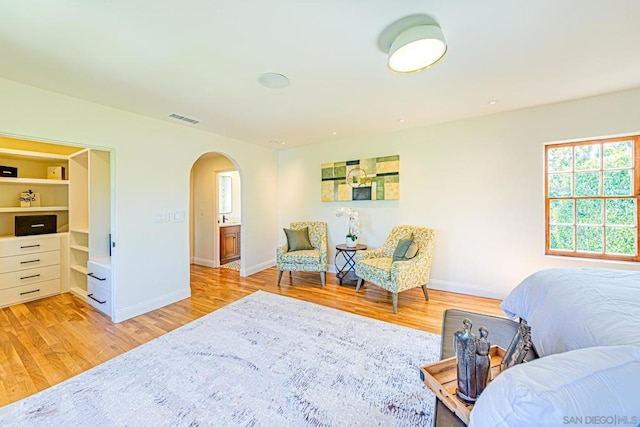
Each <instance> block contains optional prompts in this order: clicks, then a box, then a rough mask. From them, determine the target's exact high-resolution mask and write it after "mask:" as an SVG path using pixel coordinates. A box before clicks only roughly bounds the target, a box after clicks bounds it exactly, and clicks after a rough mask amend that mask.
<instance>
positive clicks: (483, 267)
mask: <svg viewBox="0 0 640 427" xmlns="http://www.w3.org/2000/svg"><path fill="white" fill-rule="evenodd" d="M638 111H640V89H635V90H629V91H625V92H619V93H613V94H607V95H603V96H598V97H593V98H586V99H581V100H576V101H571V102H565V103H560V104H554V105H547V106H541V107H537V108H530V109H526V110H519V111H513V112H507V113H500V114H495V115H491V116H484V117H479V118H474V119H468V120H462V121H457V122H452V123H446V124H441V125H436V126H430V127H426V128H419V129H412V130H406V131H402V132H396V133H391V134H385V135H375V136H371V137H366V138H357V139H355V138H354V139H346V140H345V139H343V140H339V141H333V142H328V143H327V144H324V145H316V146H308V147H302V148H298V149H291V150H287V151H283V152H281V153H280V155H279V157H280V160H279V163H280V167H279V168H280V177H279V188H280V195H281V196H280V203H279V205H280V227H281V228H282V227H285V226H287V225H288V224H289V222H291V221H293V220H324V221H327V222H328V225H329V246H330V249H331V260H333V256H334V253H335V250H334V246H335V245H336V244H339V243H343V241H344V235H345V232H346V229H347V225H346V222H345V220H344V218H336V216H335V211H336V210H337V208H338V207H340V206H352V207H354V208H356V209H358V210H360V213H361V224H362V225H361V237H360V239H359V241H360V243H364V244H367V245H369V246H370V247H378V246H380V245H381V244H382V243H383V242H384V240H385V238H386V236H387V235H388V233H389V231H390V229H391V227H392V226H393V225H396V224H403V223H406V224H415V225H423V226H427V227H432V228H434V229H435V230H436V245H435V254H434V260H433V268H432V272H431V281H430V287H432V288H440V289H445V290H452V291H456V292H465V293H471V294H476V295H485V296H493V297H503V296H505V295H506V294H507V293H508V292H509V291H510V290H511V289H512V288H513V287H514V286H515V285H517V284H518V283H519V281H520V280H522V279H523V278H524V277H526V276H527V275H529V274H531V273H533V272H534V271H536V270H539V269H542V268H548V267H554V266H558V267H611V268H624V269H636V270H637V269H639V268H640V266H638V265H637V264H622V263H603V262H585V261H578V260H573V259H559V258H553V257H547V256H545V255H544V236H545V231H544V193H543V144H544V143H545V142H550V141H562V140H568V139H579V138H588V137H598V136H608V135H616V134H625V133H632V132H639V131H640V121H638ZM391 154H399V155H400V200H397V201H375V202H371V201H358V202H351V203H345V202H330V203H326V202H325V203H323V202H321V201H320V165H321V164H322V163H326V162H334V161H342V160H352V159H360V158H368V157H377V156H386V155H391ZM283 242H284V236H283V235H282V233H281V235H280V243H283Z"/></svg>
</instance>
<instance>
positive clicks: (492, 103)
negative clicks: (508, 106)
mask: <svg viewBox="0 0 640 427" xmlns="http://www.w3.org/2000/svg"><path fill="white" fill-rule="evenodd" d="M497 103H498V101H497V100H495V99H492V100H491V101H489V102H487V104H489V105H496V104H497Z"/></svg>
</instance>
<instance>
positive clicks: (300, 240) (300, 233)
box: [283, 227, 313, 252]
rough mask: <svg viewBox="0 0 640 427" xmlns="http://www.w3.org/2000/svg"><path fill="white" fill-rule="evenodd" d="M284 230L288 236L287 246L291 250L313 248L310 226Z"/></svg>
mask: <svg viewBox="0 0 640 427" xmlns="http://www.w3.org/2000/svg"><path fill="white" fill-rule="evenodd" d="M283 230H284V234H285V235H286V236H287V247H288V248H289V249H288V251H289V252H293V251H304V250H307V249H313V245H312V244H311V241H310V240H309V227H305V228H301V229H299V230H290V229H288V228H284V229H283Z"/></svg>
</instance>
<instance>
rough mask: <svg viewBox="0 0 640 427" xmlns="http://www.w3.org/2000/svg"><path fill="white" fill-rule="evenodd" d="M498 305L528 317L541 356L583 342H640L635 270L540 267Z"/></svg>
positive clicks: (638, 274)
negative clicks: (540, 269) (543, 268)
mask: <svg viewBox="0 0 640 427" xmlns="http://www.w3.org/2000/svg"><path fill="white" fill-rule="evenodd" d="M502 309H503V311H504V312H505V313H506V314H507V315H508V316H510V317H519V318H522V319H524V320H526V321H527V323H528V324H529V325H530V326H531V338H532V341H533V344H534V345H535V347H536V350H537V351H538V354H539V355H540V356H546V355H550V354H555V353H561V352H564V351H569V350H574V349H578V348H584V347H595V346H614V345H638V346H640V332H639V330H640V329H639V328H640V272H635V271H622V270H609V269H600V268H554V269H548V270H542V271H539V272H537V273H534V274H532V275H531V276H529V277H527V278H526V279H524V280H523V281H522V282H521V283H520V284H519V285H518V286H517V287H516V288H515V289H514V290H513V291H511V293H510V294H509V295H508V296H507V298H506V299H505V300H504V301H503V302H502Z"/></svg>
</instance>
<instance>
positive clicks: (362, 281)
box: [356, 277, 364, 292]
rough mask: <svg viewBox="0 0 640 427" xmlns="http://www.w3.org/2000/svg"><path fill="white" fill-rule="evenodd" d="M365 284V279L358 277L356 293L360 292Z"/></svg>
mask: <svg viewBox="0 0 640 427" xmlns="http://www.w3.org/2000/svg"><path fill="white" fill-rule="evenodd" d="M362 283H364V279H363V278H362V277H358V284H357V286H356V292H360V286H362Z"/></svg>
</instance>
